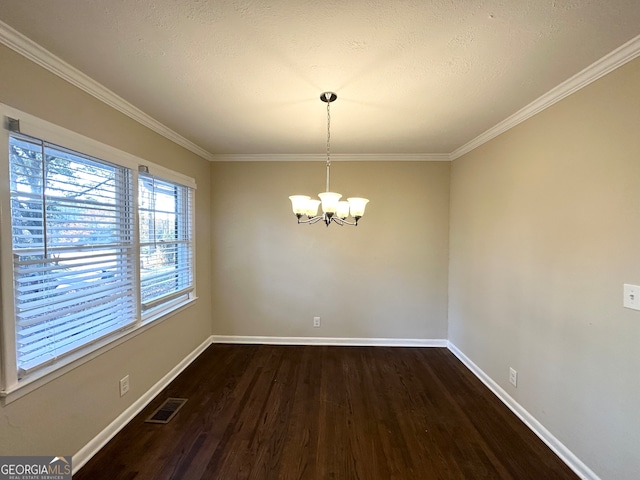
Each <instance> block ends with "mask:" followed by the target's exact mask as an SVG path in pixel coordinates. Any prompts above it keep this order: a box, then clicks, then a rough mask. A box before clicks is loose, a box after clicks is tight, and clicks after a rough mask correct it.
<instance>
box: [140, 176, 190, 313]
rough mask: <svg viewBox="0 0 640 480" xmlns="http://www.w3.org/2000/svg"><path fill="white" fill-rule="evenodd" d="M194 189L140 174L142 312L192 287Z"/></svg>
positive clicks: (184, 293)
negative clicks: (192, 210)
mask: <svg viewBox="0 0 640 480" xmlns="http://www.w3.org/2000/svg"><path fill="white" fill-rule="evenodd" d="M191 198H192V189H191V188H189V187H186V186H184V185H180V184H177V183H174V182H171V181H168V180H164V179H160V178H157V177H155V176H152V175H149V174H147V173H140V174H139V176H138V216H139V220H138V221H139V232H140V294H141V299H142V309H143V311H148V310H152V309H154V308H155V307H159V306H161V305H162V304H164V303H166V302H169V301H171V300H175V299H177V298H180V297H188V295H189V294H190V293H191V291H192V290H193V259H192V257H193V243H192V239H191V228H192V225H191V218H192V215H191V203H192V199H191Z"/></svg>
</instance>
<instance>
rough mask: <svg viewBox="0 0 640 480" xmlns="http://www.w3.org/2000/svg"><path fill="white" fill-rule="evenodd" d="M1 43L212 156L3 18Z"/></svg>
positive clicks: (198, 152) (167, 135)
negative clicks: (11, 25) (8, 23)
mask: <svg viewBox="0 0 640 480" xmlns="http://www.w3.org/2000/svg"><path fill="white" fill-rule="evenodd" d="M0 43H2V44H3V45H6V46H7V47H9V48H10V49H12V50H14V51H15V52H17V53H19V54H20V55H22V56H23V57H26V58H28V59H29V60H31V61H32V62H34V63H36V64H37V65H40V66H41V67H43V68H45V69H47V70H48V71H50V72H51V73H53V74H54V75H57V76H58V77H60V78H62V79H63V80H66V81H67V82H69V83H71V84H72V85H75V86H76V87H78V88H80V89H82V90H84V91H85V92H87V93H88V94H89V95H92V96H94V97H95V98H97V99H98V100H100V101H102V102H104V103H106V104H107V105H109V106H110V107H113V108H115V109H116V110H118V111H119V112H122V113H124V114H125V115H127V116H128V117H130V118H132V119H133V120H135V121H136V122H138V123H141V124H142V125H144V126H145V127H148V128H150V129H151V130H153V131H154V132H156V133H159V134H160V135H162V136H163V137H165V138H167V139H169V140H171V141H172V142H174V143H176V144H178V145H180V146H182V147H184V148H186V149H187V150H189V151H191V152H193V153H195V154H196V155H198V156H200V157H202V158H204V159H206V160H211V159H212V158H211V157H212V155H211V153H209V152H207V151H206V150H205V149H203V148H201V147H199V146H198V145H196V144H195V143H193V142H191V141H190V140H187V139H186V138H184V137H183V136H182V135H180V134H178V133H176V132H174V131H173V130H171V129H170V128H169V127H167V126H166V125H163V124H162V123H160V122H158V121H157V120H156V119H154V118H153V117H151V116H149V115H147V114H146V113H144V112H143V111H142V110H140V109H139V108H137V107H135V106H133V105H132V104H131V103H129V102H127V101H126V100H125V99H123V98H122V97H120V96H118V95H116V94H115V93H114V92H112V91H111V90H109V89H108V88H106V87H105V86H104V85H102V84H100V83H98V82H96V81H95V80H94V79H92V78H91V77H89V76H88V75H86V74H84V73H82V72H81V71H80V70H78V69H77V68H75V67H73V66H71V65H69V64H68V63H67V62H65V61H64V60H62V59H61V58H59V57H57V56H55V55H54V54H53V53H51V52H49V51H48V50H46V49H45V48H43V47H42V46H40V45H38V44H37V43H35V42H34V41H33V40H31V39H30V38H28V37H26V36H24V35H23V34H21V33H20V32H18V31H17V30H15V29H14V28H12V27H10V26H9V25H7V24H6V23H4V22H2V21H0Z"/></svg>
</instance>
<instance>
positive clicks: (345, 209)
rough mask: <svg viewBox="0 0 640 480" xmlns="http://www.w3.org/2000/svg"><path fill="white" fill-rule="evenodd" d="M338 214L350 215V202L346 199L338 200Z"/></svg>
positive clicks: (339, 215) (339, 216)
mask: <svg viewBox="0 0 640 480" xmlns="http://www.w3.org/2000/svg"><path fill="white" fill-rule="evenodd" d="M336 216H337V217H338V218H347V217H348V216H349V202H347V201H344V200H342V201H340V202H338V210H337V211H336Z"/></svg>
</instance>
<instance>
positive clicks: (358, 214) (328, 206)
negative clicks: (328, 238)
mask: <svg viewBox="0 0 640 480" xmlns="http://www.w3.org/2000/svg"><path fill="white" fill-rule="evenodd" d="M336 98H338V96H337V95H336V94H335V93H333V92H324V93H322V94H320V100H322V101H323V102H326V104H327V188H326V190H325V191H324V192H322V193H319V194H318V197H320V200H316V199H313V198H311V197H309V196H307V195H291V196H290V197H289V199H290V200H291V207H292V208H293V213H294V214H295V216H296V218H297V219H298V223H308V224H309V225H312V224H314V223H317V222H319V221H320V220H322V221H323V222H324V223H325V224H326V225H327V227H328V226H329V224H330V223H331V222H334V223H337V224H338V225H340V226H342V225H353V226H357V225H358V220H360V219H361V218H362V216H363V215H364V209H365V207H366V206H367V203H368V202H369V200H367V199H366V198H360V197H351V198H347V200H346V201H344V200H340V199H341V198H342V195H340V194H339V193H335V192H331V191H329V177H330V171H331V148H330V145H331V102H333V101H334V100H335V99H336ZM320 204H322V215H318V207H319V205H320ZM349 214H351V217H353V221H349V220H347V217H349ZM305 217H306V218H305Z"/></svg>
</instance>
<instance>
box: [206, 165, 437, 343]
mask: <svg viewBox="0 0 640 480" xmlns="http://www.w3.org/2000/svg"><path fill="white" fill-rule="evenodd" d="M331 173H332V183H331V187H332V190H334V191H337V192H340V193H342V194H343V195H345V197H346V196H363V197H367V198H369V199H370V200H371V201H370V203H369V205H368V206H367V211H366V213H365V216H364V217H363V219H362V220H361V221H360V225H359V226H358V227H348V226H345V227H339V226H337V225H331V226H330V227H328V228H327V227H325V226H324V225H321V224H316V225H297V223H296V219H295V216H294V215H293V213H292V211H291V202H290V201H289V199H288V196H289V195H293V194H307V195H312V196H315V195H316V194H317V193H318V192H321V191H323V190H324V181H325V165H324V163H323V162H265V163H260V162H252V163H214V164H213V168H212V181H211V184H212V209H213V211H212V213H213V223H212V244H213V269H212V271H213V283H212V290H211V292H212V298H213V331H214V333H215V334H220V335H266V336H276V337H307V336H308V337H312V336H318V337H340V338H412V339H446V337H447V264H448V246H447V245H448V215H449V210H448V208H449V163H444V162H443V163H424V162H366V163H365V162H334V163H333V165H332V169H331ZM316 315H317V316H320V317H321V318H322V326H321V328H313V327H312V317H313V316H316Z"/></svg>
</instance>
